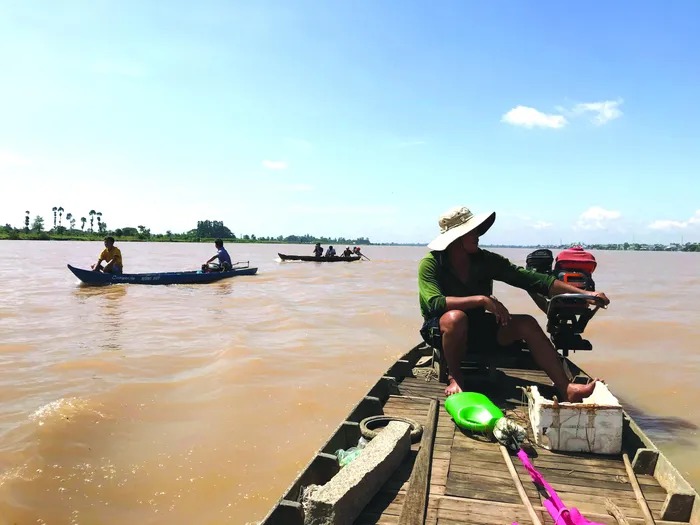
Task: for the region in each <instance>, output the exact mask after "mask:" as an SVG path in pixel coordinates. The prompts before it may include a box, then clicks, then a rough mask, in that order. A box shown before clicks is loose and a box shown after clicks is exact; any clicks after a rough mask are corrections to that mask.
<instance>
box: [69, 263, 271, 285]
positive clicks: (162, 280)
mask: <svg viewBox="0 0 700 525" xmlns="http://www.w3.org/2000/svg"><path fill="white" fill-rule="evenodd" d="M68 269H69V270H70V271H71V272H73V274H74V275H75V276H76V277H77V278H78V279H80V280H81V281H82V282H83V283H85V284H88V285H91V286H104V285H107V284H120V283H122V284H123V283H128V284H151V285H156V284H205V283H213V282H215V281H220V280H222V279H228V278H230V277H236V276H237V275H254V274H255V273H257V271H258V269H257V268H255V267H250V266H243V267H237V268H233V269H232V270H229V271H225V272H207V273H203V272H198V271H191V272H162V273H123V274H113V273H102V272H94V271H92V270H84V269H82V268H76V267H74V266H71V265H70V264H69V265H68Z"/></svg>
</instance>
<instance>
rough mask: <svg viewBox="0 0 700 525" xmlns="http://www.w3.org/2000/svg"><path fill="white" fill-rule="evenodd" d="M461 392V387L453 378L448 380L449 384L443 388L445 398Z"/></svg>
mask: <svg viewBox="0 0 700 525" xmlns="http://www.w3.org/2000/svg"><path fill="white" fill-rule="evenodd" d="M461 391H462V387H461V386H459V383H457V381H455V380H454V379H453V378H450V379H449V383H448V384H447V387H446V388H445V396H447V397H449V396H451V395H452V394H459V393H460V392H461Z"/></svg>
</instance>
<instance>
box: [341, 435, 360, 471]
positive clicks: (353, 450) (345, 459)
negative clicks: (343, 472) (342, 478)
mask: <svg viewBox="0 0 700 525" xmlns="http://www.w3.org/2000/svg"><path fill="white" fill-rule="evenodd" d="M366 444H367V440H366V439H365V438H363V437H361V438H360V440H359V441H358V442H357V446H356V447H350V448H349V449H347V450H344V449H342V448H339V449H338V450H336V451H335V456H336V457H337V458H338V465H340V468H343V467H344V466H345V465H347V464H348V463H350V462H351V461H352V460H354V459H355V458H356V457H357V456H359V455H360V454H361V453H362V449H363V448H365V445H366Z"/></svg>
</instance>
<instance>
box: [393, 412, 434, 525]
mask: <svg viewBox="0 0 700 525" xmlns="http://www.w3.org/2000/svg"><path fill="white" fill-rule="evenodd" d="M439 406H440V404H439V403H438V401H437V400H436V399H434V400H433V401H432V402H431V403H430V409H429V410H428V421H427V423H426V425H425V427H424V428H423V437H422V438H421V445H420V451H419V452H418V456H417V457H416V461H415V463H414V464H413V472H411V478H410V480H409V482H408V488H407V493H406V501H405V503H404V506H403V509H402V511H401V516H400V517H399V524H400V525H422V524H423V523H424V521H425V514H426V509H427V506H428V489H429V486H430V473H431V467H432V458H433V444H434V441H435V430H436V427H437V421H438V407H439Z"/></svg>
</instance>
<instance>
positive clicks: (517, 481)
mask: <svg viewBox="0 0 700 525" xmlns="http://www.w3.org/2000/svg"><path fill="white" fill-rule="evenodd" d="M500 449H501V455H502V456H503V460H504V461H505V462H506V466H507V467H508V472H510V476H511V478H512V480H513V483H515V488H516V490H517V491H518V494H519V495H520V500H521V501H522V502H523V505H525V508H526V509H527V513H528V515H529V516H530V519H531V520H532V523H534V524H535V525H542V522H541V521H540V518H539V516H537V514H536V513H535V509H533V508H532V503H531V502H530V498H529V497H528V495H527V494H525V489H524V488H523V484H522V482H521V481H520V477H519V476H518V473H517V472H516V471H515V467H514V466H513V460H511V458H510V454H508V449H507V448H506V447H504V446H503V445H501V446H500Z"/></svg>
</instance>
